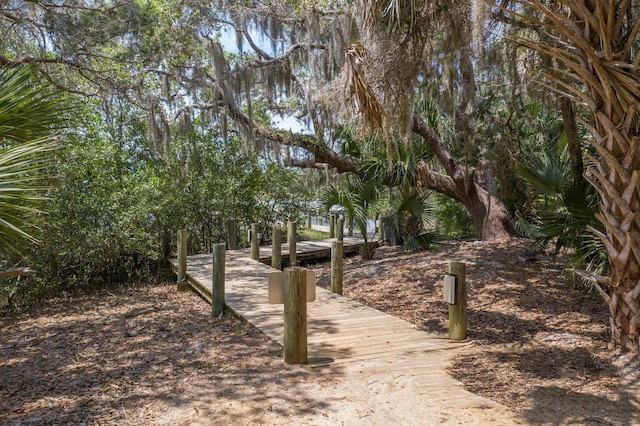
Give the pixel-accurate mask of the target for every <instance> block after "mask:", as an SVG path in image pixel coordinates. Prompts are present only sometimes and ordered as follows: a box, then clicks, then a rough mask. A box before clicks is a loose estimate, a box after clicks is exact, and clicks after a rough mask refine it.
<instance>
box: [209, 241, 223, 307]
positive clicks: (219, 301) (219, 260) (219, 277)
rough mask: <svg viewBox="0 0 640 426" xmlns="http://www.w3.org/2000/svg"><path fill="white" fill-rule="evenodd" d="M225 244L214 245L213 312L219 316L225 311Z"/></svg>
mask: <svg viewBox="0 0 640 426" xmlns="http://www.w3.org/2000/svg"><path fill="white" fill-rule="evenodd" d="M225 254H226V250H225V244H224V243H220V244H214V245H213V276H212V288H211V292H212V295H211V313H212V314H213V316H214V317H219V316H220V315H222V314H223V313H224V264H225Z"/></svg>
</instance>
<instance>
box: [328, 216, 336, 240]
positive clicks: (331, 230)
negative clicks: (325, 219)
mask: <svg viewBox="0 0 640 426" xmlns="http://www.w3.org/2000/svg"><path fill="white" fill-rule="evenodd" d="M335 237H336V215H335V214H333V213H331V214H330V215H329V238H335Z"/></svg>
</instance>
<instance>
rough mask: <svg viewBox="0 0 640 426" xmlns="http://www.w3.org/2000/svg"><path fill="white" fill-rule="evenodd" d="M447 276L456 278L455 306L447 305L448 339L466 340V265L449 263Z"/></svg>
mask: <svg viewBox="0 0 640 426" xmlns="http://www.w3.org/2000/svg"><path fill="white" fill-rule="evenodd" d="M449 275H453V276H455V277H457V285H456V289H455V293H456V296H455V299H456V303H455V304H450V305H449V339H450V340H464V339H466V338H467V283H466V265H465V264H464V263H463V262H450V263H449Z"/></svg>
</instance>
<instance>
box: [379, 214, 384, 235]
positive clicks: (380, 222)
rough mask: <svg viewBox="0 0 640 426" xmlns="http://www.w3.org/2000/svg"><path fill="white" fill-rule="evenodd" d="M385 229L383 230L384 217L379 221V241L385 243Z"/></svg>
mask: <svg viewBox="0 0 640 426" xmlns="http://www.w3.org/2000/svg"><path fill="white" fill-rule="evenodd" d="M383 229H384V228H382V216H380V219H378V241H384V231H383Z"/></svg>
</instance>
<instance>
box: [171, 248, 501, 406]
mask: <svg viewBox="0 0 640 426" xmlns="http://www.w3.org/2000/svg"><path fill="white" fill-rule="evenodd" d="M352 240H353V241H347V239H346V238H345V247H346V246H347V245H348V244H349V245H357V244H358V240H355V239H352ZM360 241H361V240H360ZM330 247H331V240H324V241H314V242H311V243H307V242H298V243H297V251H298V254H297V256H298V258H300V257H302V256H301V254H303V253H304V254H305V255H306V256H307V257H309V258H311V257H313V256H319V255H320V254H318V253H321V252H323V251H326V250H330ZM285 250H286V245H283V257H284V255H285ZM313 252H315V254H313ZM269 256H270V247H261V249H260V258H261V260H262V261H268V259H269ZM172 265H173V267H174V268H175V267H176V263H175V261H173V262H172ZM225 268H226V269H225V296H226V300H225V302H226V305H227V306H228V307H229V308H230V309H231V310H233V311H234V312H235V313H236V314H237V315H239V316H240V317H242V318H244V319H245V320H247V321H248V322H250V323H251V324H253V325H254V326H255V327H257V328H258V329H260V330H261V331H262V332H263V333H265V334H266V335H267V336H269V337H270V338H271V339H273V340H274V341H276V342H277V343H279V344H280V345H282V341H283V322H284V319H283V318H284V307H283V305H270V304H269V303H268V294H267V288H268V287H267V277H268V274H269V272H271V271H273V269H272V268H271V267H270V266H268V265H266V264H264V263H261V262H258V261H254V260H251V259H250V257H249V251H248V250H233V251H227V253H226V265H225ZM211 277H212V259H211V255H210V254H204V255H195V256H189V257H188V258H187V279H188V281H189V282H190V284H191V285H192V286H193V287H194V288H195V289H196V290H197V291H198V292H200V293H201V294H202V295H203V296H204V297H205V298H207V299H208V300H209V301H210V300H211V286H212V279H211ZM307 318H308V320H307V323H308V326H307V327H308V329H307V331H308V338H307V339H308V358H309V364H310V365H311V366H312V367H314V366H325V365H328V364H329V365H333V364H344V363H354V362H372V361H373V362H375V363H376V364H377V365H379V366H380V369H382V370H384V371H393V372H396V371H397V373H398V374H399V375H403V376H406V377H410V378H411V379H412V380H413V382H414V383H415V385H416V387H417V389H418V391H419V392H420V393H421V394H422V395H425V396H427V397H428V398H433V400H440V399H446V400H447V403H448V404H452V407H460V408H472V407H476V408H477V407H484V408H489V407H499V405H498V404H496V403H495V402H493V401H490V400H488V399H486V398H483V397H480V396H477V395H475V394H472V393H470V392H467V391H465V390H464V389H463V388H462V386H461V384H460V383H459V382H457V381H456V380H454V379H453V378H451V377H450V376H449V375H447V374H446V373H445V367H446V366H447V365H448V364H449V362H450V359H451V357H452V356H453V354H455V353H456V350H457V349H458V348H460V346H461V344H459V343H452V342H450V341H449V340H448V338H446V337H445V336H440V335H433V334H428V333H426V332H423V331H420V330H418V329H417V328H416V327H415V326H414V325H412V324H410V323H408V322H406V321H404V320H401V319H399V318H396V317H393V316H391V315H388V314H385V313H383V312H381V311H378V310H376V309H374V308H371V307H368V306H365V305H362V304H360V303H358V302H355V301H353V300H350V299H348V298H345V297H343V296H339V295H335V294H332V293H331V292H330V291H328V290H325V289H323V288H320V287H317V288H316V301H315V302H313V303H309V304H308V305H307Z"/></svg>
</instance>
